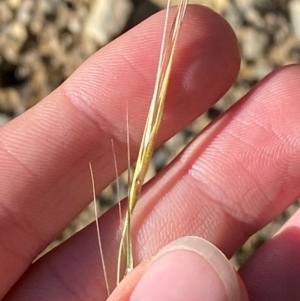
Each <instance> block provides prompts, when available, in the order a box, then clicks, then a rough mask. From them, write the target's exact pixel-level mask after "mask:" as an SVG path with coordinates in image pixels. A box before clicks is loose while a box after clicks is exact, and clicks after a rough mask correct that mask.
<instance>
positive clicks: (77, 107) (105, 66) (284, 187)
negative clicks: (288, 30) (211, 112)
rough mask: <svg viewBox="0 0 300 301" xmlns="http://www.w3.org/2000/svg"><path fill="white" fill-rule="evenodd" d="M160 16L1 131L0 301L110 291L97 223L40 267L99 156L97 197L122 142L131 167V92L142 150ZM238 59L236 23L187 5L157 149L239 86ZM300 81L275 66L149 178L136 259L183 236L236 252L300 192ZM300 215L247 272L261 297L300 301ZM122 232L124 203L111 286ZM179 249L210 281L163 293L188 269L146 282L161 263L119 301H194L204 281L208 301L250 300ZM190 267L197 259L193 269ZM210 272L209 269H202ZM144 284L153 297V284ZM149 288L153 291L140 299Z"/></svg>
mask: <svg viewBox="0 0 300 301" xmlns="http://www.w3.org/2000/svg"><path fill="white" fill-rule="evenodd" d="M163 22H164V16H163V14H162V13H159V14H157V15H155V16H154V17H152V18H150V19H149V20H147V21H146V22H144V23H143V24H141V25H140V26H138V27H137V28H135V29H133V30H132V31H131V32H129V33H127V34H125V35H124V36H123V37H121V38H119V39H117V40H116V41H114V42H113V43H111V44H110V45H108V46H107V47H105V48H104V49H102V50H100V51H99V52H98V53H96V54H95V55H94V56H93V57H91V58H90V59H89V60H87V61H86V62H85V63H84V64H83V65H82V66H81V67H80V68H79V69H78V70H77V71H76V72H75V73H74V74H73V75H72V76H71V77H70V79H69V80H67V81H66V82H65V83H64V84H63V85H62V86H61V87H59V88H58V89H57V90H56V91H54V92H53V93H52V94H51V95H49V96H48V97H47V98H46V99H44V100H43V101H42V102H40V103H39V104H38V105H37V106H35V107H34V108H32V109H31V110H29V111H27V112H26V113H25V114H23V115H22V116H20V117H18V118H17V119H15V120H13V121H12V122H10V123H9V124H7V125H6V126H5V127H3V128H2V129H1V131H0V136H1V139H0V162H1V163H0V164H1V174H0V177H1V181H0V183H1V189H0V192H1V199H0V229H1V230H0V240H1V244H0V273H1V274H0V299H1V298H2V297H3V300H58V301H59V300H89V299H91V300H105V299H106V297H107V294H106V289H105V284H104V280H103V272H102V270H101V263H100V260H99V250H98V247H97V239H96V231H95V225H91V226H89V227H87V228H86V229H85V230H83V231H81V232H80V233H78V234H77V235H75V236H74V237H73V238H72V239H70V240H69V241H67V242H65V243H64V244H63V245H61V246H60V247H58V248H56V249H55V250H53V251H52V252H50V253H49V254H47V255H46V256H44V257H43V258H41V259H40V260H38V261H37V262H36V263H34V264H32V265H31V262H32V260H33V259H34V258H35V257H36V256H37V254H38V253H39V252H40V251H41V250H43V249H44V248H45V247H46V246H47V245H48V244H49V243H50V242H51V241H52V239H53V238H54V237H56V236H57V234H58V233H60V232H61V231H62V230H63V229H64V228H65V227H66V225H67V224H68V223H69V222H70V221H71V220H72V219H73V218H74V217H75V216H76V215H77V214H78V213H79V212H80V211H81V210H82V209H83V208H84V206H85V205H86V204H87V203H88V202H89V201H90V200H91V198H92V189H91V178H90V174H89V168H88V163H89V162H91V163H92V165H93V169H94V173H95V179H96V188H97V191H98V192H100V191H101V190H102V189H104V188H105V187H106V186H107V185H108V184H109V183H110V182H111V181H112V180H113V178H114V173H115V172H114V167H113V160H112V151H111V144H110V140H111V138H113V139H114V142H115V148H116V150H115V151H116V155H117V157H118V163H119V169H120V172H121V171H122V170H124V169H125V168H126V165H127V163H126V162H127V160H126V100H127V101H128V107H129V119H130V125H129V126H130V134H131V141H130V144H131V150H132V159H134V158H136V155H137V151H138V147H139V141H140V138H141V135H142V131H143V125H144V121H145V117H146V115H147V110H148V105H149V99H150V98H151V94H152V91H153V84H154V80H153V79H154V78H155V73H156V65H157V64H155V63H154V62H157V57H158V53H159V48H160V41H161V38H160V37H161V32H162V26H163ZM239 62H240V61H239V55H238V47H237V42H236V39H235V36H234V34H233V32H232V30H231V29H230V28H229V26H228V25H227V23H226V22H225V21H224V20H223V19H222V18H221V17H219V16H218V15H216V14H215V13H213V12H212V11H210V10H208V9H205V8H201V7H198V6H193V7H189V9H188V11H187V16H186V19H185V23H184V26H183V30H182V32H181V34H180V39H179V45H178V48H177V50H176V58H175V62H174V67H173V71H172V79H171V83H170V89H169V96H168V99H167V101H166V107H165V114H164V117H163V121H162V125H161V130H160V133H159V137H158V141H157V144H158V145H159V144H161V143H162V142H163V141H165V140H167V139H168V138H169V137H171V136H172V135H173V134H175V133H176V132H177V131H179V130H180V129H181V128H182V127H184V126H185V125H187V124H188V123H189V122H191V121H192V120H194V119H195V118H196V117H198V116H199V115H201V114H202V113H203V112H204V111H205V110H206V109H208V108H209V107H211V106H212V105H213V104H214V103H215V102H216V101H217V100H218V99H219V98H220V97H221V96H222V95H223V94H224V93H225V92H226V91H227V89H229V87H230V86H231V85H232V83H233V81H234V79H235V77H236V75H237V72H238V69H239ZM299 75H300V67H299V66H290V67H287V68H283V69H280V70H277V71H275V72H273V73H272V74H270V75H269V76H268V77H267V78H266V79H264V80H263V81H262V82H261V83H259V84H258V85H257V86H256V87H254V88H253V89H252V91H251V92H250V93H248V94H247V95H246V96H245V97H244V98H243V99H241V100H240V101H239V102H238V103H237V104H236V105H234V106H233V107H232V108H231V109H230V110H228V111H227V112H226V113H224V114H223V115H222V116H221V117H220V118H218V120H216V121H215V122H214V123H213V125H211V126H210V127H209V128H207V129H206V130H205V131H204V132H203V133H201V135H200V136H199V137H198V138H197V139H195V141H194V142H193V143H192V144H191V145H189V146H188V147H187V148H186V150H185V151H184V152H183V153H182V154H181V155H180V156H179V157H178V158H177V159H176V160H175V161H174V162H172V164H171V165H170V166H169V167H168V168H166V169H165V170H164V171H162V172H161V173H160V174H159V175H158V176H157V177H156V178H155V179H153V181H151V182H150V183H149V184H147V185H145V189H144V192H143V195H142V197H141V199H140V201H139V203H138V205H137V207H136V210H135V213H134V221H133V231H132V233H133V242H134V247H135V249H134V255H135V261H136V264H138V263H139V262H141V261H142V260H144V259H147V258H151V257H152V256H154V255H155V254H156V253H157V252H158V251H159V250H160V249H161V248H162V247H163V246H165V245H166V244H168V243H169V242H171V241H172V240H174V239H176V238H178V237H182V236H186V235H196V236H201V237H203V238H205V239H206V240H208V241H210V242H211V243H212V244H213V245H215V246H217V247H218V248H219V249H220V250H221V251H222V252H223V253H224V254H225V255H226V256H227V257H228V258H230V257H231V256H232V255H233V254H234V252H235V250H237V249H238V248H239V247H240V246H241V245H242V244H243V243H244V242H245V241H246V239H247V238H248V237H249V236H250V235H252V234H253V233H255V232H256V231H257V230H259V229H260V228H261V227H263V226H264V225H266V224H267V223H268V222H269V221H271V220H272V219H273V218H274V217H275V216H277V215H278V214H279V213H280V212H282V211H283V210H284V209H285V208H286V207H287V206H288V205H289V204H291V203H292V202H293V201H294V200H295V199H296V198H297V197H298V196H299V194H300V187H299V182H300V131H299V128H300V127H299V113H300V105H299V94H300V85H299ZM124 207H125V205H124ZM123 209H124V208H123ZM299 221H300V212H298V213H296V214H295V216H294V217H293V218H292V219H291V220H290V221H289V222H288V223H287V224H286V225H285V226H284V227H283V229H282V230H281V232H280V233H279V234H278V235H276V236H275V237H273V238H272V239H270V240H269V241H268V242H267V243H266V244H265V245H264V246H263V247H262V248H261V249H260V250H259V251H258V252H257V253H256V254H255V255H254V256H253V257H252V258H251V259H250V260H249V262H248V263H246V265H245V266H244V267H243V268H242V269H241V270H240V272H239V274H240V276H241V278H242V279H243V281H244V283H245V286H246V288H247V290H248V293H249V296H250V299H251V300H272V301H274V300H280V301H281V300H299V296H300V286H299V285H298V284H299V281H300V280H299V277H298V276H299V271H300V257H299V251H300V250H299V248H300V244H299V237H300V236H299V233H300V232H299ZM119 227H120V224H119V216H118V210H117V209H116V208H115V209H112V210H110V211H109V212H107V213H106V214H105V215H103V216H102V217H101V218H100V229H101V238H102V245H103V248H104V257H105V258H104V260H105V264H106V267H107V274H108V277H109V281H110V286H111V287H113V285H114V283H115V277H116V258H117V250H118V243H119ZM180 252H181V255H180V254H179V253H178V252H177V253H176V252H169V253H168V256H167V255H165V256H164V257H160V258H165V259H166V258H167V259H168V260H169V263H170V261H171V262H173V261H174V257H173V258H172V256H176V254H177V256H178V254H179V255H180V256H183V257H182V260H183V261H182V262H186V273H189V272H190V271H191V270H189V268H190V269H195V270H194V272H195V271H196V275H197V277H198V276H199V279H198V278H197V279H196V283H199V286H198V287H197V288H195V285H194V286H191V285H189V283H186V286H172V287H167V286H163V287H164V288H165V289H164V290H163V291H162V290H160V291H158V290H157V289H156V288H157V287H158V284H159V283H161V284H163V283H165V282H164V281H166V280H168V281H170V282H171V283H174V279H175V278H176V276H178V273H180V272H182V270H180V271H177V273H176V268H177V267H180V265H179V264H178V262H174V266H173V267H172V266H170V265H168V266H167V267H169V268H171V267H172V268H173V270H171V271H172V273H173V275H174V278H173V279H167V277H168V275H169V274H168V273H167V272H168V271H169V272H170V270H166V271H162V272H161V274H159V279H155V282H154V283H153V282H152V283H151V281H149V278H148V280H147V278H144V277H147V274H148V273H147V271H151V267H153V266H154V265H153V264H151V263H144V264H142V265H141V266H139V267H138V270H137V271H133V272H132V274H130V275H128V277H126V278H125V279H124V282H122V283H121V284H120V286H119V287H118V289H117V290H116V291H115V292H114V293H113V294H112V296H111V297H110V300H118V299H117V296H122V297H124V300H127V299H126V298H125V296H130V295H132V296H133V297H132V300H135V301H136V300H141V299H140V298H141V297H143V300H147V299H146V297H148V298H149V299H151V300H154V299H153V298H154V296H153V295H151V293H153V294H154V293H160V294H161V295H160V297H159V296H157V295H156V296H155V298H156V299H155V300H156V301H159V299H158V298H161V299H162V300H166V298H168V300H169V301H171V300H176V299H172V298H171V297H170V293H176V294H177V296H180V294H182V293H184V296H186V297H187V298H186V299H185V300H190V301H192V300H193V299H189V298H190V297H191V296H192V295H189V296H188V295H187V294H188V293H189V294H193V293H194V292H195V291H193V289H194V288H195V289H197V290H199V291H197V292H196V293H197V294H201V293H206V292H211V294H212V295H211V296H210V299H209V300H216V298H217V297H219V296H220V294H222V292H221V293H220V290H221V289H222V287H223V286H224V288H226V293H227V294H229V291H228V290H231V292H230V294H231V295H232V296H238V297H236V298H239V299H232V300H247V297H246V296H245V293H244V292H243V286H242V285H240V284H239V283H238V285H236V282H235V285H232V286H230V285H228V284H229V283H233V282H230V281H234V280H235V281H237V280H236V279H235V278H234V277H233V278H230V279H227V278H226V277H225V278H224V279H223V280H222V281H225V282H226V281H228V282H226V283H224V282H220V281H219V279H218V277H215V278H214V281H212V282H207V280H208V277H207V275H211V274H209V273H210V272H211V271H212V269H210V270H209V267H210V265H209V264H206V266H205V262H204V260H203V258H202V259H201V257H199V256H198V255H196V252H194V253H193V254H192V255H191V252H189V253H188V254H187V253H186V252H183V251H180ZM182 252H183V253H184V254H183V255H182ZM216 254H219V253H216ZM170 255H171V257H170ZM219 255H220V254H219ZM219 255H216V256H217V258H219V257H218V256H219ZM177 258H178V257H177ZM199 258H200V259H199ZM214 258H215V257H214ZM158 260H160V259H158ZM156 262H157V261H156ZM191 262H194V263H195V265H188V263H191ZM211 262H212V264H214V265H215V267H217V268H220V269H222V267H224V266H226V268H225V270H224V273H225V275H229V274H230V272H229V271H232V270H230V269H231V268H230V266H229V265H226V264H225V263H226V260H225V263H224V261H222V264H221V263H220V264H217V263H216V261H214V259H212V261H211ZM198 263H200V264H198ZM149 266H150V268H149ZM205 267H206V268H207V269H205V271H206V273H201V271H202V269H203V270H204V268H205ZM152 271H153V269H152ZM197 271H198V272H197ZM23 273H24V275H23V276H22V277H21V279H20V280H19V281H18V282H17V280H18V278H19V277H20V276H21V275H22V274H23ZM164 273H166V274H164ZM226 273H227V274H226ZM148 275H149V274H148ZM164 275H166V276H164ZM189 275H190V274H187V276H186V277H188V278H189V277H191V279H192V276H189ZM194 275H195V274H194ZM201 275H202V276H201ZM230 275H232V274H230ZM141 277H142V278H141ZM140 278H141V280H140ZM145 279H146V280H145ZM176 279H177V281H178V279H179V280H180V278H179V277H177V278H176ZM184 279H185V278H182V280H184ZM145 281H147V282H146V283H147V288H148V291H146V290H144V291H143V283H144V284H145ZM193 281H195V280H193ZM137 282H139V283H140V284H139V286H137V287H135V285H136V283H137ZM191 283H192V284H193V283H195V282H191ZM183 289H185V290H186V291H183ZM202 289H203V290H202ZM9 290H10V292H9V293H8V294H7V292H8V291H9ZM179 290H182V291H179ZM239 290H241V292H239ZM132 291H133V292H132ZM143 293H144V294H147V296H146V297H145V296H141V295H138V294H143ZM6 294H7V295H6ZM168 294H169V295H168ZM239 294H241V295H240V297H239ZM5 295H6V296H5ZM206 296H207V295H206ZM221 296H224V293H223V295H221ZM197 297H198V295H197ZM128 298H129V297H128ZM199 298H200V297H199ZM199 298H198V299H199ZM214 298H215V299H214ZM224 298H225V297H224ZM224 300H226V299H224Z"/></svg>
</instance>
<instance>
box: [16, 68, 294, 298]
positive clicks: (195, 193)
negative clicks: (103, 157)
mask: <svg viewBox="0 0 300 301" xmlns="http://www.w3.org/2000/svg"><path fill="white" fill-rule="evenodd" d="M299 75H300V68H299V66H291V67H287V68H284V69H281V70H278V71H275V72H274V73H272V74H271V75H269V76H268V77H267V78H266V79H265V80H264V81H263V82H262V83H260V84H259V85H258V86H256V87H255V88H254V89H253V90H252V91H251V92H250V93H249V94H248V95H246V96H245V97H244V98H243V99H242V100H241V101H240V102H239V103H238V104H237V105H235V106H234V107H232V108H231V109H230V110H229V111H228V112H226V113H225V114H224V115H223V116H221V117H220V118H219V119H218V120H217V121H216V122H215V123H214V124H213V125H212V126H211V127H209V128H208V129H207V130H206V131H205V132H204V133H202V134H201V135H200V137H198V139H196V140H195V141H194V143H192V144H191V145H190V146H189V147H188V148H187V149H186V150H185V151H184V152H183V154H182V155H181V156H180V157H179V158H178V159H177V160H175V162H174V163H173V164H172V165H171V166H170V167H169V168H167V169H166V170H165V171H164V172H162V173H161V175H160V176H158V177H157V178H155V180H153V181H152V182H151V183H149V184H147V185H146V187H145V190H144V194H143V196H142V198H141V199H140V201H139V203H138V205H137V208H136V211H135V213H134V218H133V224H132V225H133V239H134V241H133V243H134V246H135V263H136V264H138V263H139V262H140V261H141V260H143V259H146V258H151V257H152V256H153V255H154V254H156V253H157V251H158V250H160V249H161V248H162V247H163V246H164V245H166V244H168V243H169V242H170V241H172V240H174V239H176V238H177V237H181V236H185V235H197V236H202V237H204V238H206V239H207V240H209V241H211V242H213V244H214V245H216V246H217V247H219V249H220V250H222V252H224V253H225V255H226V256H227V257H231V256H232V255H233V253H234V251H235V250H236V249H237V248H239V247H240V246H241V245H242V244H243V243H244V241H245V240H246V239H247V238H248V237H249V236H250V235H252V234H253V233H254V232H256V231H257V230H258V229H260V228H261V227H263V226H264V225H265V224H267V223H268V222H269V221H270V220H271V219H273V218H274V217H275V216H277V215H278V214H279V213H280V212H281V211H282V210H283V209H284V208H285V207H287V206H288V205H289V204H290V203H291V202H292V201H293V200H295V199H296V197H297V196H298V195H299V193H300V192H299V189H300V188H299V181H300V156H299V153H300V143H299V141H300V136H299V135H300V133H299V130H298V129H299V113H300V112H299V111H300V107H299V106H298V102H299V101H298V100H299V94H300V87H299V85H298V78H299ZM100 230H101V239H102V245H103V247H104V254H106V255H105V259H104V260H105V264H106V266H107V274H108V277H109V279H110V285H111V287H113V286H114V284H115V283H116V282H115V278H116V263H117V250H118V244H119V234H116V233H120V232H119V221H118V210H117V209H116V210H111V211H109V212H107V214H105V215H104V216H102V217H101V225H100ZM112 238H113V239H112ZM97 262H98V264H97ZM62 265H64V266H66V265H67V268H66V269H61V266H62ZM78 271H80V272H81V273H78ZM101 275H102V276H101ZM57 278H59V279H64V284H65V285H67V287H68V289H67V290H66V289H65V288H64V287H62V286H61V282H60V281H59V280H58V279H57ZM37 283H38V285H37ZM73 283H80V285H81V286H80V287H78V288H75V287H73V286H72V284H73ZM100 283H102V286H100ZM103 283H104V282H103V271H102V272H101V261H100V260H99V251H98V247H97V236H96V230H95V226H94V225H91V226H90V227H88V228H87V229H86V230H84V231H82V232H81V233H79V234H78V235H76V236H75V237H74V238H73V239H71V240H69V241H68V242H67V243H65V244H64V245H62V246H61V247H60V248H58V249H57V250H56V251H54V252H51V253H50V254H49V255H48V256H46V257H45V258H44V259H41V260H40V261H39V262H38V263H37V264H36V265H33V266H32V268H31V269H30V271H29V272H28V273H27V274H26V275H25V276H24V278H23V279H22V281H21V282H19V284H18V286H16V287H15V289H14V290H13V291H12V296H15V298H16V299H15V300H17V298H18V297H20V296H23V295H24V289H25V288H27V292H31V294H32V295H34V296H35V295H39V296H43V294H44V292H51V290H52V289H53V287H55V288H56V291H57V292H59V294H60V295H63V296H66V295H68V296H74V295H80V293H81V291H82V290H83V288H85V289H86V288H87V289H88V291H89V292H90V293H91V294H93V296H95V298H99V299H101V298H105V297H106V289H105V286H104V285H103ZM70 287H72V290H71V291H70V289H69V288H70ZM85 291H86V290H85ZM12 300H13V299H12ZM57 300H59V299H57Z"/></svg>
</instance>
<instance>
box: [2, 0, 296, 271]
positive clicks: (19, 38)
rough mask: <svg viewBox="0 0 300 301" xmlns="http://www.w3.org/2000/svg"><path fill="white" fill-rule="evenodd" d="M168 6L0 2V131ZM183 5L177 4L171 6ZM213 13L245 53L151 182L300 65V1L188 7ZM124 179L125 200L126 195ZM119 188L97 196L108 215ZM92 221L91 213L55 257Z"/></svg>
mask: <svg viewBox="0 0 300 301" xmlns="http://www.w3.org/2000/svg"><path fill="white" fill-rule="evenodd" d="M166 2H167V1H166V0H51V1H49V0H0V126H3V125H4V124H5V123H7V122H8V121H9V120H11V119H12V118H15V117H16V116H18V115H19V114H21V113H22V112H24V111H25V110H27V109H28V108H30V107H32V106H33V105H35V104H36V103H37V102H38V101H40V100H41V99H42V98H43V97H44V96H46V95H47V94H49V93H50V92H51V91H52V90H54V89H55V88H56V87H57V86H58V85H60V84H61V83H62V82H63V81H64V80H65V79H66V78H67V77H68V76H70V75H71V73H72V72H73V71H74V70H75V69H76V68H77V67H78V66H79V65H80V64H81V63H82V62H83V61H84V60H85V59H87V58H88V57H89V56H90V55H91V54H93V53H94V52H95V51H97V50H98V49H100V48H102V47H104V46H105V45H106V44H107V43H109V42H110V41H112V40H113V39H115V38H116V37H118V36H119V35H121V34H122V33H124V32H126V31H127V30H129V29H130V28H132V27H134V26H135V25H137V24H138V23H140V22H142V21H143V20H144V19H146V18H147V17H149V16H150V15H152V14H154V13H156V12H157V11H159V10H160V9H162V8H164V7H165V6H166ZM178 2H179V0H176V1H175V0H173V2H172V3H173V4H176V3H178ZM190 3H197V4H202V5H206V6H209V7H211V8H212V9H214V10H215V11H217V12H218V13H219V14H221V15H222V16H224V18H225V19H226V20H227V21H228V22H229V23H230V24H231V26H232V27H233V29H234V31H235V32H236V35H237V37H238V40H239V44H240V49H241V53H242V65H241V71H240V74H239V77H238V79H237V81H236V82H235V84H234V86H233V87H232V88H231V89H230V91H229V92H228V93H227V94H226V95H225V96H224V97H223V98H222V99H220V101H219V102H218V103H217V104H216V105H215V106H214V107H212V108H210V109H209V110H208V111H207V112H206V113H205V114H204V115H203V116H201V117H200V118H199V119H197V120H196V121H194V122H193V123H192V124H191V125H189V126H188V127H187V128H185V129H184V130H182V131H181V132H180V133H178V134H177V135H175V136H174V137H173V138H172V139H170V140H169V141H168V142H167V143H166V144H165V145H164V146H162V147H161V148H160V149H158V150H157V151H156V152H155V154H154V157H153V161H152V164H151V167H150V172H149V175H148V179H150V178H151V177H152V176H153V175H155V173H156V172H158V171H159V170H161V169H162V168H163V167H164V166H165V165H166V164H168V163H169V162H170V161H171V160H172V159H173V158H174V156H176V155H177V154H178V153H179V152H180V151H181V150H182V149H183V147H184V146H185V145H186V144H187V143H188V142H189V141H191V139H193V137H194V136H195V135H196V134H197V133H199V132H200V131H201V129H203V128H204V127H205V126H206V125H207V124H208V123H209V122H210V121H211V120H212V119H214V118H215V117H217V116H218V115H219V114H220V113H222V112H223V111H225V110H226V109H227V108H228V107H230V106H231V105H232V104H233V103H234V102H235V101H236V100H238V99H239V98H240V97H241V96H243V95H244V94H245V93H247V91H248V90H249V89H250V88H251V87H252V86H253V85H254V84H255V83H256V82H257V81H259V80H260V79H262V78H263V77H264V76H265V75H267V74H268V73H269V72H271V71H272V70H274V69H275V68H277V67H279V66H283V65H286V64H291V63H299V62H300V0H202V1H200V0H190ZM126 179H127V176H126V174H124V175H122V176H121V177H120V187H121V188H120V196H119V198H122V197H124V196H125V194H126ZM115 194H116V184H115V183H113V184H112V185H111V186H109V187H108V188H107V189H105V191H104V192H103V193H102V194H101V196H99V198H98V199H99V206H100V207H101V210H105V209H106V208H108V207H109V206H111V205H112V204H113V203H114V202H116V196H115ZM296 208H298V201H297V200H295V204H294V205H292V206H291V207H290V208H288V209H287V210H286V212H285V213H284V214H282V215H281V216H279V217H278V218H277V219H276V220H275V221H273V222H272V223H271V224H270V225H268V226H267V227H265V228H264V229H263V230H261V231H260V232H259V233H257V234H255V235H254V236H253V237H251V238H250V239H249V241H248V242H247V243H246V244H245V245H244V246H243V247H242V248H241V250H240V251H238V252H237V254H236V256H235V257H234V258H233V263H234V264H235V265H236V266H239V265H240V264H241V263H243V262H244V261H245V259H246V258H247V257H248V256H249V255H250V254H251V253H252V252H253V250H255V249H256V248H257V247H258V246H259V245H260V244H261V243H262V242H263V241H264V240H265V239H266V238H268V237H269V236H271V235H272V234H273V233H274V232H275V231H277V230H278V229H279V227H280V225H282V223H284V221H285V220H287V219H288V217H289V216H290V215H291V214H292V213H293V212H294V211H295V210H296ZM93 219H94V209H93V206H88V207H87V208H86V209H85V210H84V211H83V212H82V214H81V215H80V216H79V217H78V218H77V219H76V220H75V221H73V222H72V223H71V225H70V226H69V227H68V229H66V230H65V231H64V232H63V233H62V234H61V235H60V236H59V237H58V238H57V239H56V240H55V242H53V244H52V245H51V246H50V247H49V248H48V249H47V250H49V249H51V248H53V247H54V246H56V245H57V244H59V243H60V242H61V241H63V240H65V239H66V238H68V237H69V236H71V235H72V234H74V233H75V232H76V231H78V230H80V229H81V228H82V227H84V226H85V225H87V224H88V223H90V222H91V221H92V220H93Z"/></svg>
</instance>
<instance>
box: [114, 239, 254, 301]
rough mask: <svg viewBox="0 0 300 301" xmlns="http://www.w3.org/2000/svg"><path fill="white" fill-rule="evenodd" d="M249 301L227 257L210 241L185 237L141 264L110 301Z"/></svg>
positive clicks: (118, 288)
mask: <svg viewBox="0 0 300 301" xmlns="http://www.w3.org/2000/svg"><path fill="white" fill-rule="evenodd" d="M118 300H124V301H125V300H126V301H127V300H128V301H129V300H130V301H148V300H149V301H150V300H151V301H153V300H155V301H181V300H189V301H198V300H210V301H248V300H249V299H248V297H247V293H246V290H245V288H244V285H243V283H242V281H241V279H240V277H239V276H238V274H237V273H236V271H235V270H234V268H233V267H232V266H231V264H230V262H229V261H228V259H227V258H226V257H225V255H224V254H223V253H222V252H221V251H220V250H219V249H218V248H216V247H215V246H214V245H212V244H211V243H209V242H208V241H206V240H204V239H202V238H199V237H195V236H186V237H182V238H179V239H177V240H175V241H173V242H172V243H170V244H169V245H167V246H166V247H165V248H163V249H162V250H161V251H160V252H159V253H158V254H157V255H156V256H155V257H154V258H153V259H152V260H151V262H148V263H147V262H144V263H141V264H140V265H139V266H138V267H137V268H135V269H134V270H133V271H132V272H131V273H130V274H129V275H128V276H126V277H125V279H124V280H123V281H122V282H121V283H120V285H119V286H118V287H117V288H116V289H115V291H114V292H113V293H112V295H111V296H110V298H109V299H108V301H118Z"/></svg>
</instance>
